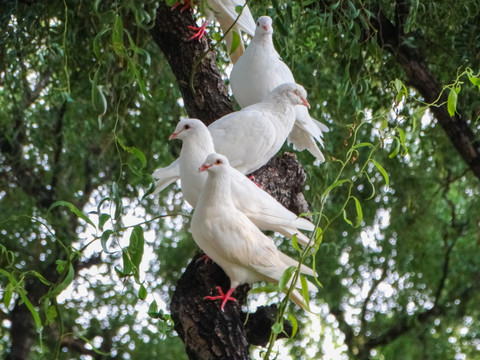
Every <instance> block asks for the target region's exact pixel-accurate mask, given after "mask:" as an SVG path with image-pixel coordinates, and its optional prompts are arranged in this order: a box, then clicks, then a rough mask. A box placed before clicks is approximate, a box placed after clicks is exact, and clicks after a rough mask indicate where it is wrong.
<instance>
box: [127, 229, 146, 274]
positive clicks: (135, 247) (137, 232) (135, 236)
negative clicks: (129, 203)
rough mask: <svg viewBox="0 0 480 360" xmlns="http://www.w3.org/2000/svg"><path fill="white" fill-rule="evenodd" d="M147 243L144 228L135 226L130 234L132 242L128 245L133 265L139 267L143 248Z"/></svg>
mask: <svg viewBox="0 0 480 360" xmlns="http://www.w3.org/2000/svg"><path fill="white" fill-rule="evenodd" d="M144 245H145V239H144V236H143V229H142V227H141V226H139V225H137V226H135V227H134V228H133V231H132V234H131V235H130V243H129V245H128V253H129V255H130V260H132V263H133V265H134V266H135V267H136V268H137V269H138V268H139V267H140V262H141V261H142V257H143V248H144Z"/></svg>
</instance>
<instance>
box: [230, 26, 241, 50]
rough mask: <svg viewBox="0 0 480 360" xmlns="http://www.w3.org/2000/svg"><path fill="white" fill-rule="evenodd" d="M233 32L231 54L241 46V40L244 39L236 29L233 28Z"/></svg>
mask: <svg viewBox="0 0 480 360" xmlns="http://www.w3.org/2000/svg"><path fill="white" fill-rule="evenodd" d="M231 32H232V48H231V49H230V54H233V53H234V52H235V51H236V50H237V49H238V47H239V46H240V42H241V41H242V39H240V35H239V34H238V32H236V31H235V30H233V29H232V30H231Z"/></svg>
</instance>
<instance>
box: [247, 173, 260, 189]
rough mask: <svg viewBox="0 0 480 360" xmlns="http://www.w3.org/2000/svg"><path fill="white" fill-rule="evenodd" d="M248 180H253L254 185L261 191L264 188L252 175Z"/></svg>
mask: <svg viewBox="0 0 480 360" xmlns="http://www.w3.org/2000/svg"><path fill="white" fill-rule="evenodd" d="M248 178H249V179H250V180H252V181H253V183H254V184H255V185H257V186H258V187H259V188H260V189H261V188H262V186H261V185H260V184H259V183H257V182H256V181H255V178H254V177H253V175H250V176H249V177H248Z"/></svg>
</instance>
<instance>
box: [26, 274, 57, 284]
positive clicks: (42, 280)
mask: <svg viewBox="0 0 480 360" xmlns="http://www.w3.org/2000/svg"><path fill="white" fill-rule="evenodd" d="M29 273H30V274H32V275H33V276H35V277H36V278H37V279H38V280H40V281H41V282H42V283H43V284H45V285H48V286H50V285H52V283H51V282H50V281H48V280H47V279H45V278H44V277H43V275H42V274H40V273H39V272H38V271H35V270H32V271H29Z"/></svg>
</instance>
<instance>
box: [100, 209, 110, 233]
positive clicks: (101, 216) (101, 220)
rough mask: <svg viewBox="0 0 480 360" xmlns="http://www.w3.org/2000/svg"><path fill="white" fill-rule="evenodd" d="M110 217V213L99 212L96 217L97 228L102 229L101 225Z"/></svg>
mask: <svg viewBox="0 0 480 360" xmlns="http://www.w3.org/2000/svg"><path fill="white" fill-rule="evenodd" d="M110 217H111V216H110V214H105V213H102V214H100V216H99V218H98V228H99V229H100V230H103V226H104V225H105V223H106V222H107V221H108V220H110Z"/></svg>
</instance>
